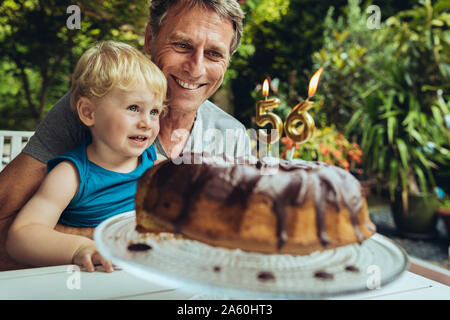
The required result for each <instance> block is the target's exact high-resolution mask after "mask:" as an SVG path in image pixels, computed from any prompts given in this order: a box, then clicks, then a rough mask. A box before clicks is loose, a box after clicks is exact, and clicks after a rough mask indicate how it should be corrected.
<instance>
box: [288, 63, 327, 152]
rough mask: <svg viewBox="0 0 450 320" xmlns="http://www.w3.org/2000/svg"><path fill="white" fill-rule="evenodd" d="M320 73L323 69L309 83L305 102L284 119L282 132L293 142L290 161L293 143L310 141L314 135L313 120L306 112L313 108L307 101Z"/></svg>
mask: <svg viewBox="0 0 450 320" xmlns="http://www.w3.org/2000/svg"><path fill="white" fill-rule="evenodd" d="M322 71H323V68H320V69H319V70H317V71H316V73H315V74H314V75H313V76H312V78H311V80H310V81H309V87H308V98H307V99H306V100H305V101H301V102H299V103H298V104H297V105H296V106H295V107H294V108H293V109H292V111H291V113H289V115H288V116H287V118H286V121H285V124H284V132H285V133H286V136H288V137H289V138H291V139H292V140H293V141H294V146H293V147H292V149H291V156H290V158H291V159H292V158H293V155H294V150H295V143H305V142H306V141H308V140H309V139H311V137H312V135H313V133H314V127H315V123H314V119H313V117H311V115H310V114H309V113H308V110H309V109H311V108H312V107H313V103H312V102H311V101H309V99H310V98H311V97H312V96H313V95H314V94H315V93H316V90H317V86H318V84H319V78H320V75H321V74H322ZM300 122H301V125H300V126H299V127H297V124H298V123H300Z"/></svg>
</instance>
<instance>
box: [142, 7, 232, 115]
mask: <svg viewBox="0 0 450 320" xmlns="http://www.w3.org/2000/svg"><path fill="white" fill-rule="evenodd" d="M233 32H234V30H233V25H232V22H231V21H229V20H226V19H222V18H221V17H220V16H219V15H217V14H216V13H215V12H214V11H211V10H208V9H203V8H198V7H194V8H192V9H190V10H186V9H183V8H182V7H180V6H179V5H177V6H175V7H173V8H171V9H170V10H169V12H168V15H167V17H166V19H165V21H164V24H163V26H162V27H161V29H160V32H159V34H158V36H157V37H156V38H154V39H152V38H151V35H150V29H149V28H147V35H146V50H147V53H149V54H151V56H152V59H153V61H154V62H155V63H156V64H157V65H158V66H159V67H160V68H161V70H162V71H163V73H164V75H165V76H166V78H167V83H168V99H169V101H168V104H169V106H170V108H171V109H176V110H177V111H182V112H192V111H196V110H197V109H198V107H199V106H200V105H201V104H202V103H203V102H204V101H205V100H206V99H208V98H209V97H210V96H211V95H212V94H213V93H214V92H215V91H216V90H217V89H218V88H219V86H220V84H221V83H222V80H223V76H224V74H225V71H226V69H227V64H228V61H229V59H230V47H231V42H232V39H233Z"/></svg>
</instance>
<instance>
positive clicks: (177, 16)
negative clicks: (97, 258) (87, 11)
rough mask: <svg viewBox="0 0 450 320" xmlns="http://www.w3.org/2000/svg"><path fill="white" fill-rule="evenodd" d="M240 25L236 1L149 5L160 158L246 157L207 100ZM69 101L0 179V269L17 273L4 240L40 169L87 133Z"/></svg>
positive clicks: (229, 122)
mask: <svg viewBox="0 0 450 320" xmlns="http://www.w3.org/2000/svg"><path fill="white" fill-rule="evenodd" d="M243 18H244V14H243V12H242V10H241V9H240V7H239V4H238V2H237V1H235V0H215V1H211V0H154V1H152V2H151V4H150V22H149V23H148V25H147V29H146V36H145V50H146V52H147V53H148V54H150V55H151V57H152V60H153V61H154V62H155V63H156V64H157V65H158V66H159V67H160V68H161V70H162V71H163V73H164V75H165V76H166V78H167V80H168V113H167V115H166V116H165V117H164V118H162V119H161V121H160V128H161V129H160V133H159V136H158V139H157V140H156V141H155V146H156V148H157V151H158V153H159V154H161V155H162V157H168V158H175V157H177V156H178V155H179V154H180V153H181V152H182V151H183V150H184V151H186V150H194V151H205V149H207V148H208V147H209V149H210V150H208V151H211V150H213V151H215V152H213V153H217V154H219V153H223V152H226V153H227V155H229V156H230V155H231V156H235V157H239V156H243V155H246V154H248V153H249V151H247V150H249V141H248V138H247V137H246V135H245V128H244V126H243V125H242V124H241V123H239V122H238V121H237V120H236V119H234V118H233V117H231V116H230V115H228V114H226V113H225V112H223V111H222V110H220V109H219V108H218V107H217V106H215V105H214V104H212V103H211V102H209V101H207V99H208V98H209V97H210V96H211V95H212V94H213V93H214V92H215V91H216V90H217V89H218V88H219V86H220V84H221V83H222V80H223V77H224V74H225V71H226V69H227V66H228V63H229V61H230V57H231V55H232V54H233V52H234V51H235V50H236V49H237V47H238V45H239V42H240V38H241V35H242V21H243ZM69 101H70V93H68V94H66V95H65V96H64V97H63V98H62V99H61V100H60V101H59V102H58V103H57V104H56V105H55V106H54V107H53V108H52V109H51V111H50V112H49V113H48V115H47V116H46V118H45V119H44V120H43V122H42V123H41V124H40V125H39V127H38V129H37V130H36V133H35V135H34V136H33V137H32V138H31V139H30V142H29V143H28V144H27V146H26V147H25V148H24V150H23V152H22V153H20V154H19V155H18V156H17V157H16V158H15V159H14V160H13V161H12V162H11V163H10V164H9V165H8V166H7V167H6V168H4V170H3V171H2V172H1V173H0V270H8V269H14V268H19V267H21V266H20V265H18V264H16V263H14V262H13V261H11V259H9V257H8V256H7V254H6V252H5V246H4V243H5V238H6V234H7V230H8V228H9V225H10V224H11V223H12V221H13V219H14V217H15V215H16V213H17V211H18V210H19V209H20V208H21V207H22V206H23V205H24V204H25V203H26V201H27V200H28V199H29V198H30V197H31V196H32V194H33V193H34V192H35V191H36V190H37V189H38V187H39V186H40V183H41V181H42V180H43V179H44V177H45V175H46V172H47V170H46V162H47V161H48V160H49V159H51V158H52V157H54V156H56V155H58V154H61V153H64V152H66V151H68V150H71V149H73V148H74V147H76V146H78V145H79V144H80V143H81V141H82V140H83V139H84V138H85V137H86V135H87V134H88V131H86V130H84V129H82V127H81V126H80V124H79V123H78V122H77V120H76V118H75V115H74V114H72V113H71V112H70V110H69ZM229 129H231V130H234V131H235V132H237V134H234V136H233V138H234V139H232V141H231V142H230V141H226V139H224V133H225V131H227V130H229ZM207 132H208V133H214V134H215V135H216V136H214V134H213V136H212V137H211V134H205V133H207ZM217 134H219V137H218V136H217ZM211 146H212V147H211ZM56 229H57V230H60V231H62V232H69V233H76V234H81V235H85V236H88V237H92V231H93V230H92V229H90V228H70V227H67V226H63V225H59V224H58V225H57V227H56Z"/></svg>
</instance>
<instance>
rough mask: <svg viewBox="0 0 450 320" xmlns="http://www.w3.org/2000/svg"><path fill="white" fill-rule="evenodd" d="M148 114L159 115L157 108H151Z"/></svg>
mask: <svg viewBox="0 0 450 320" xmlns="http://www.w3.org/2000/svg"><path fill="white" fill-rule="evenodd" d="M150 115H152V116H157V115H159V109H152V110H151V111H150Z"/></svg>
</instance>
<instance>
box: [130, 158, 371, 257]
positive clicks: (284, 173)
mask: <svg viewBox="0 0 450 320" xmlns="http://www.w3.org/2000/svg"><path fill="white" fill-rule="evenodd" d="M179 162H180V161H179ZM182 162H183V163H177V162H176V161H172V160H166V161H164V162H161V163H159V164H157V165H156V166H154V167H152V168H150V169H149V170H148V171H147V172H146V173H145V174H144V175H143V176H142V177H141V178H140V180H139V182H138V188H137V194H136V206H135V208H136V230H137V231H138V232H141V233H143V232H172V233H179V234H182V235H183V236H185V237H186V238H190V239H193V240H198V241H201V242H204V243H207V244H210V245H213V246H220V247H226V248H239V249H242V250H245V251H255V252H262V253H289V254H309V253H311V252H314V251H317V250H325V249H330V248H335V247H338V246H343V245H347V244H352V243H358V242H359V243H361V242H362V241H364V240H366V239H368V238H369V237H370V236H371V235H373V234H374V233H375V226H374V224H373V223H372V222H371V221H370V219H369V214H368V209H367V203H366V200H365V199H364V197H363V195H362V193H361V186H360V184H359V182H358V180H356V179H355V178H354V177H353V176H352V175H351V174H350V173H348V172H347V171H345V170H343V169H341V168H338V167H335V166H331V165H328V164H325V163H321V162H308V161H303V160H295V161H291V162H289V161H285V160H279V162H278V163H276V166H274V164H273V163H272V164H270V163H268V162H264V161H254V162H253V163H251V162H249V161H247V162H246V161H233V162H231V163H230V162H228V161H226V159H224V158H220V157H208V156H205V155H201V154H184V155H183V161H182ZM236 162H237V164H236ZM274 171H276V173H274ZM268 173H271V174H268Z"/></svg>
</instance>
